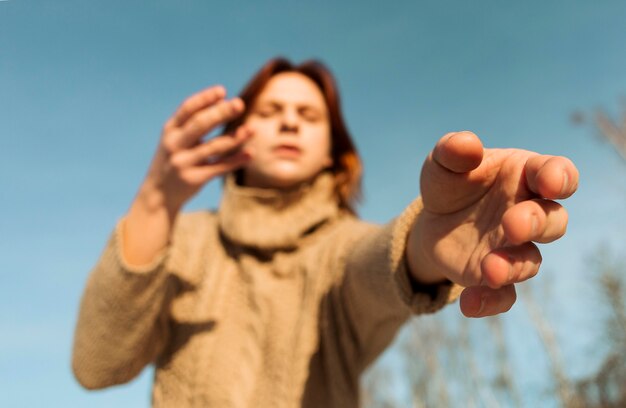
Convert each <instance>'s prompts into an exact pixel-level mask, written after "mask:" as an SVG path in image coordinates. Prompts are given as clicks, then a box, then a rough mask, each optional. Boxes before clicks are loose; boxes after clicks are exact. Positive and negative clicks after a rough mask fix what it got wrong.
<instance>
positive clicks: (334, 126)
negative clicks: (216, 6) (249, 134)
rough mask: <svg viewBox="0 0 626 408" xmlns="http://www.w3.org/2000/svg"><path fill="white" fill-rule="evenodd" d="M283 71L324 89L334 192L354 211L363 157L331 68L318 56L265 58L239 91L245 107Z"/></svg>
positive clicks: (239, 121) (231, 129)
mask: <svg viewBox="0 0 626 408" xmlns="http://www.w3.org/2000/svg"><path fill="white" fill-rule="evenodd" d="M282 72H297V73H300V74H302V75H304V76H306V77H308V78H310V79H311V80H312V81H313V82H315V84H317V86H318V87H319V89H320V90H321V91H322V95H323V96H324V101H325V102H326V106H327V108H328V114H329V122H330V131H331V140H332V152H331V155H332V159H333V165H332V167H331V171H332V173H333V175H334V177H335V193H336V195H337V198H338V200H339V205H340V206H341V207H342V208H345V209H346V210H348V211H350V212H352V213H355V210H354V205H355V204H356V203H357V202H358V201H359V200H360V198H361V175H362V171H363V169H362V165H361V159H360V158H359V155H358V153H357V150H356V147H355V146H354V143H353V142H352V138H351V137H350V133H349V132H348V129H347V127H346V124H345V122H344V120H343V116H342V113H341V106H340V100H339V90H338V89H337V85H336V83H335V80H334V78H333V75H332V74H331V72H330V70H329V69H328V68H327V67H326V66H325V65H324V64H322V63H321V62H319V61H315V60H309V61H305V62H303V63H301V64H299V65H295V64H293V63H292V62H291V61H289V60H287V59H285V58H281V57H279V58H273V59H271V60H269V61H268V62H266V63H265V65H263V66H262V67H261V69H260V70H259V71H258V72H257V73H256V74H255V75H254V76H253V77H252V79H251V80H250V81H249V82H248V84H247V85H246V86H245V87H244V88H243V90H242V91H241V93H240V94H239V97H240V98H241V99H242V100H243V102H244V103H245V106H246V110H247V109H249V108H250V107H252V106H253V104H254V102H255V100H256V98H257V97H258V95H259V94H260V93H261V91H262V90H263V88H264V87H265V85H266V84H267V82H268V81H269V80H270V79H271V78H272V77H273V76H274V75H276V74H279V73H282ZM246 114H247V112H246V113H244V114H243V115H242V116H240V117H238V118H236V119H235V120H233V121H231V122H228V123H227V124H226V126H225V128H224V132H225V133H234V131H235V130H236V129H237V127H239V126H240V125H241V124H242V123H243V121H244V120H245V117H246Z"/></svg>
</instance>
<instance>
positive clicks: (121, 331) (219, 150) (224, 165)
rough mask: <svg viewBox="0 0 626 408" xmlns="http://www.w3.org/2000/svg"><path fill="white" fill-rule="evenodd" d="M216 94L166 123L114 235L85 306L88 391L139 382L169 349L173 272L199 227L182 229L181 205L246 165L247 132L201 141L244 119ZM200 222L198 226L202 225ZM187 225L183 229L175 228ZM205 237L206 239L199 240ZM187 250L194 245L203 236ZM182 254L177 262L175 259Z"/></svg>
mask: <svg viewBox="0 0 626 408" xmlns="http://www.w3.org/2000/svg"><path fill="white" fill-rule="evenodd" d="M225 96H226V91H225V90H224V88H223V87H220V86H217V87H212V88H208V89H206V90H204V91H201V92H199V93H197V94H195V95H193V96H191V97H190V98H188V99H187V100H186V101H185V102H183V104H182V105H181V106H180V107H179V109H178V110H177V111H176V112H175V113H174V115H173V116H172V117H171V118H170V119H169V120H168V121H167V122H166V124H165V126H164V128H163V134H162V136H161V139H160V143H159V145H158V148H157V151H156V154H155V156H154V158H153V160H152V163H151V165H150V168H149V170H148V174H147V176H146V179H145V180H144V182H143V184H142V186H141V188H140V189H139V193H138V195H137V197H136V198H135V200H134V201H133V203H132V205H131V207H130V210H129V212H128V214H127V215H126V216H125V217H124V219H123V220H121V221H120V222H119V223H118V225H117V226H116V228H115V231H114V232H113V234H112V235H111V237H110V239H109V241H108V243H107V246H106V248H105V250H104V252H103V254H102V256H101V258H100V260H99V261H98V263H97V264H96V266H95V267H94V269H93V271H92V273H91V275H90V277H89V280H88V282H87V287H86V289H85V292H84V295H83V299H82V302H81V307H80V313H79V317H78V323H77V327H76V333H75V339H74V350H73V361H72V367H73V369H74V373H75V375H76V377H77V379H78V380H79V381H80V383H81V384H83V385H84V386H85V387H87V388H101V387H106V386H108V385H113V384H119V383H121V382H125V381H128V380H130V379H131V378H133V377H134V376H135V375H137V374H138V373H139V371H141V369H142V368H143V367H144V366H145V365H146V364H148V363H149V362H151V361H152V360H154V358H155V357H156V356H157V355H158V354H159V353H160V352H161V350H162V349H163V347H164V345H165V344H166V343H167V337H168V321H167V320H168V316H167V312H166V310H167V304H168V300H169V299H170V297H171V296H172V294H173V292H174V291H175V287H176V286H175V285H174V281H173V280H172V274H170V273H169V272H170V271H174V272H176V274H177V275H178V276H183V275H185V274H188V273H190V271H187V270H186V269H188V266H187V265H186V262H187V258H188V257H191V256H193V255H192V251H189V253H188V254H187V256H181V255H180V254H179V253H180V252H181V251H183V252H184V251H185V249H184V248H185V247H186V246H187V243H186V239H185V237H186V236H187V235H188V234H192V235H193V234H194V233H193V231H194V229H193V228H196V230H195V231H197V226H196V225H195V224H196V223H195V222H179V221H181V219H189V218H190V217H182V216H177V214H178V212H179V210H180V209H181V208H182V207H183V205H184V204H185V203H186V202H187V201H188V200H189V199H191V198H192V197H193V196H194V195H195V194H196V193H197V192H198V191H200V189H201V188H202V187H203V186H204V185H205V184H206V183H207V182H209V181H210V180H212V179H213V178H215V177H218V176H220V175H222V174H224V173H226V172H229V171H232V170H235V169H237V168H239V167H241V166H242V165H243V164H245V163H246V162H247V161H248V160H249V159H250V155H249V154H248V153H247V152H246V151H245V150H244V149H243V148H242V146H243V144H244V142H245V141H246V140H248V139H249V137H250V136H251V134H250V132H249V131H248V130H246V129H245V128H243V127H241V128H239V129H238V130H237V131H236V132H235V134H234V135H221V136H217V137H215V138H212V139H210V140H208V141H202V140H201V139H202V137H203V136H204V135H205V134H206V133H207V132H209V131H211V129H214V128H215V127H216V126H218V125H220V124H221V123H223V122H225V121H228V120H231V119H233V118H235V117H237V116H239V115H240V114H241V113H242V112H243V109H244V106H243V102H242V101H241V100H240V99H238V98H234V99H231V100H227V99H225ZM196 221H199V220H196ZM176 223H179V224H184V225H182V226H181V227H180V228H178V227H176V228H175V224H176ZM200 236H201V234H200ZM195 238H196V239H195V240H194V242H193V243H191V242H189V246H192V245H196V242H197V241H200V240H198V239H197V238H198V236H196V237H195ZM177 254H178V255H177Z"/></svg>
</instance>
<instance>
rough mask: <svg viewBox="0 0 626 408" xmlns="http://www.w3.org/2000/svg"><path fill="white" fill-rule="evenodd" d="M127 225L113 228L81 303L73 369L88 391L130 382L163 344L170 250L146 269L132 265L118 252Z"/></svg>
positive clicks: (165, 336)
mask: <svg viewBox="0 0 626 408" xmlns="http://www.w3.org/2000/svg"><path fill="white" fill-rule="evenodd" d="M125 221H126V220H125V219H121V220H120V221H119V222H118V224H117V225H116V227H115V230H114V231H113V233H112V234H111V236H110V238H109V240H108V242H107V245H106V247H105V249H104V251H103V253H102V255H101V257H100V259H99V260H98V262H97V264H96V266H95V267H94V268H93V270H92V272H91V274H90V276H89V279H88V282H87V286H86V288H85V291H84V293H83V297H82V300H81V305H80V312H79V316H78V321H77V325H76V331H75V335H74V347H73V355H72V368H73V371H74V375H75V376H76V378H77V379H78V381H79V382H80V383H81V384H82V385H83V386H84V387H86V388H89V389H95V388H103V387H107V386H110V385H115V384H120V383H124V382H127V381H129V380H131V379H132V378H133V377H135V376H136V375H137V374H138V373H139V372H140V371H141V370H142V369H143V368H144V367H145V365H146V364H148V363H150V362H151V361H153V360H154V358H155V357H156V356H157V354H158V353H159V352H160V351H161V350H162V348H163V346H164V345H165V343H166V342H167V337H168V329H167V316H166V313H165V305H166V303H167V302H166V300H167V297H168V296H169V293H168V292H170V290H171V288H172V287H171V285H168V274H167V272H166V270H165V269H166V268H165V264H166V259H167V258H169V255H170V254H169V252H170V247H167V248H165V249H164V250H162V251H161V252H160V253H158V254H157V255H156V256H155V257H154V259H153V260H152V262H150V263H148V264H145V265H143V266H134V265H131V264H130V263H129V262H128V260H126V259H125V257H124V255H123V253H122V248H123V246H124V243H123V242H124V234H123V232H124V231H123V230H124V224H125Z"/></svg>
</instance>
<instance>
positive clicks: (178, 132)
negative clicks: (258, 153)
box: [145, 86, 251, 209]
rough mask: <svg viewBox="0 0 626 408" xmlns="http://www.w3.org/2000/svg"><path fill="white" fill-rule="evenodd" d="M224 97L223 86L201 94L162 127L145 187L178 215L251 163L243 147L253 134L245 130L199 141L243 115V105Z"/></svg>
mask: <svg viewBox="0 0 626 408" xmlns="http://www.w3.org/2000/svg"><path fill="white" fill-rule="evenodd" d="M225 96H226V91H225V90H224V88H223V87H221V86H215V87H211V88H208V89H205V90H204V91H201V92H199V93H197V94H195V95H193V96H191V97H189V98H188V99H187V100H185V101H184V102H183V103H182V105H181V106H180V107H179V108H178V110H177V111H176V113H174V115H173V116H172V117H171V118H170V119H169V120H168V121H167V122H166V123H165V126H164V128H163V134H162V137H161V141H160V143H159V146H158V149H157V152H156V154H155V157H154V160H153V162H152V164H151V166H150V170H149V172H148V176H147V178H146V182H145V184H146V186H147V187H148V188H153V189H155V190H157V191H159V192H162V194H163V200H164V202H165V204H166V206H168V207H170V208H175V209H180V207H182V205H183V204H184V203H185V202H186V201H187V200H189V199H190V198H191V197H192V196H193V195H195V194H196V193H197V192H198V191H199V190H200V189H201V187H202V186H203V185H204V184H206V183H207V182H208V181H210V180H211V179H213V178H215V177H217V176H220V175H222V174H224V173H227V172H230V171H233V170H235V169H237V168H239V167H241V166H243V165H244V164H246V163H247V161H248V160H249V159H250V153H249V152H247V151H245V150H244V149H242V145H243V144H244V143H245V142H246V141H247V140H248V139H249V137H250V136H251V133H250V130H248V129H247V128H245V127H243V126H242V127H240V128H239V129H238V130H237V132H236V133H235V134H234V135H222V136H217V137H214V138H212V139H210V140H208V141H206V142H203V141H202V140H201V139H202V137H203V136H204V135H206V134H207V133H208V132H210V131H211V130H213V129H214V128H216V127H217V126H219V125H221V124H223V123H224V122H226V121H229V120H231V119H234V118H235V117H237V116H239V115H241V114H242V112H243V111H244V104H243V101H242V100H241V99H239V98H233V99H231V100H226V99H225Z"/></svg>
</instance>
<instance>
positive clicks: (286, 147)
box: [272, 144, 302, 157]
mask: <svg viewBox="0 0 626 408" xmlns="http://www.w3.org/2000/svg"><path fill="white" fill-rule="evenodd" d="M272 150H273V151H274V153H276V154H277V155H279V156H283V157H298V156H300V155H301V154H302V149H300V148H299V147H298V146H294V145H290V144H280V145H278V146H276V147H274V148H273V149H272Z"/></svg>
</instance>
